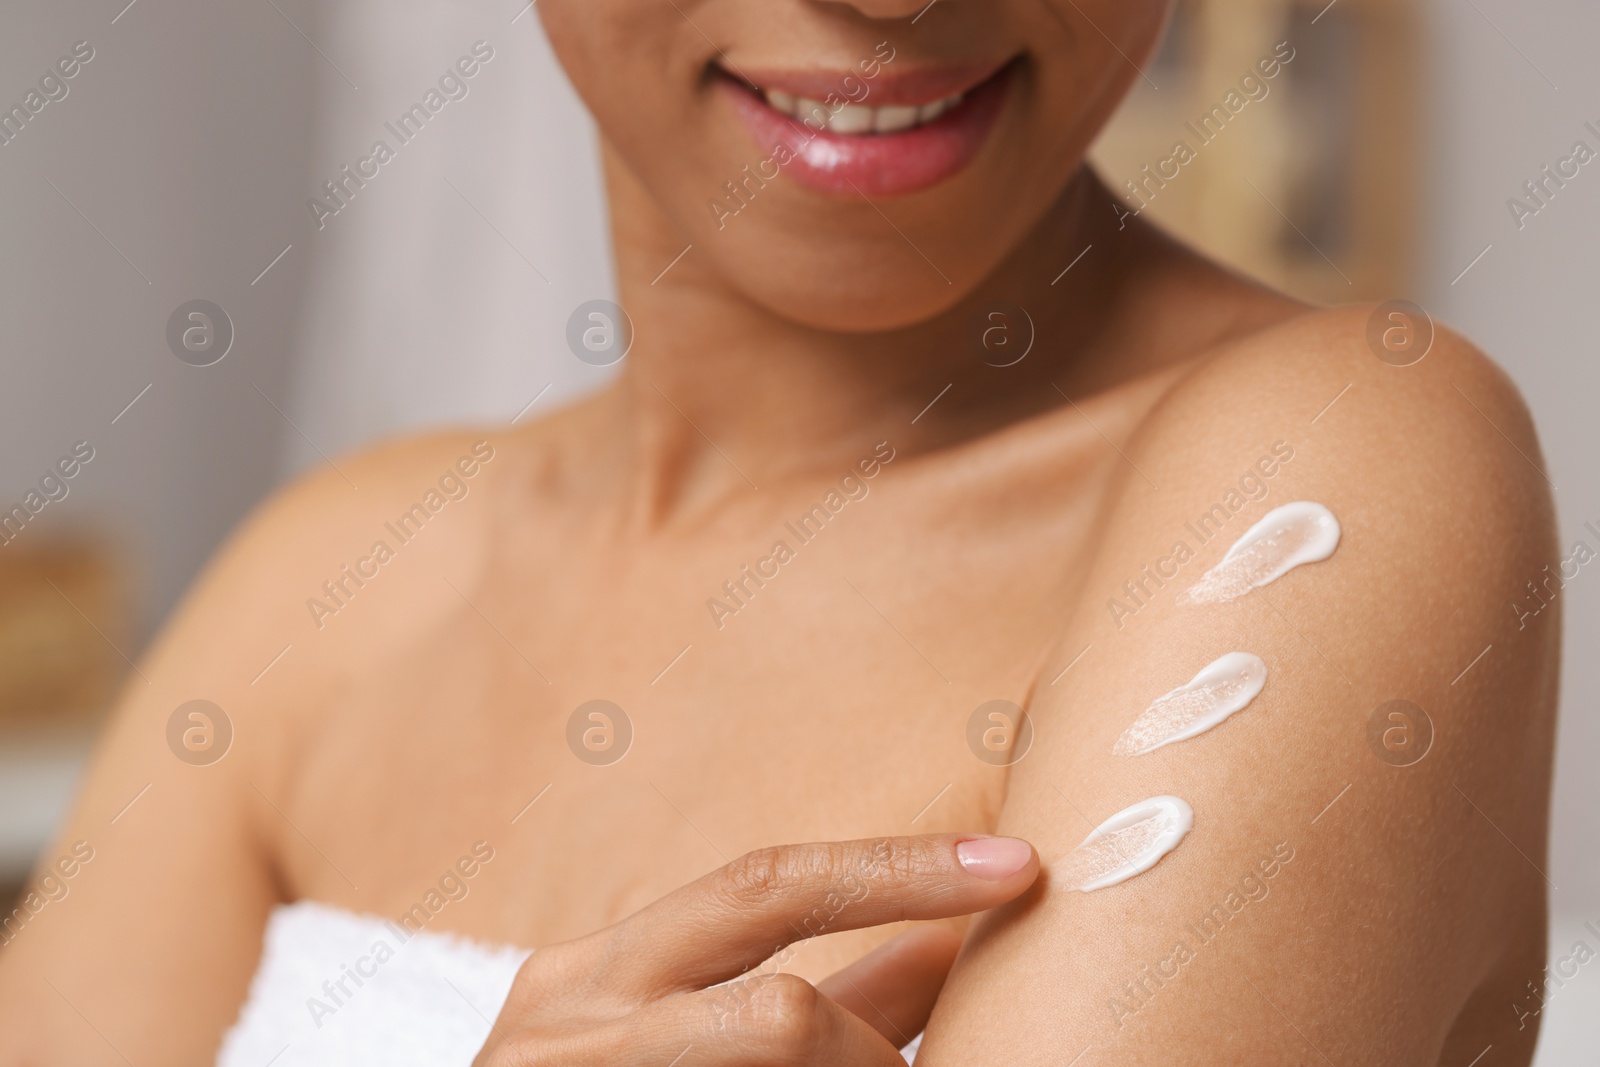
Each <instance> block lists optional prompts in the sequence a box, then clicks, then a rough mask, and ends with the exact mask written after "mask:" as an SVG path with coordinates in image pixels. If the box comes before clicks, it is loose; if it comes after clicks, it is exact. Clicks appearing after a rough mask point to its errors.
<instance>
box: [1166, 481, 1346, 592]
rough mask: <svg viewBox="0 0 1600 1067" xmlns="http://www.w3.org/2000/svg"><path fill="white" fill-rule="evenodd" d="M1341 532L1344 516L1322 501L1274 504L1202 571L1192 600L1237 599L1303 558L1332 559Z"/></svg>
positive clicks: (1270, 580)
mask: <svg viewBox="0 0 1600 1067" xmlns="http://www.w3.org/2000/svg"><path fill="white" fill-rule="evenodd" d="M1339 532H1340V531H1339V520H1338V519H1336V518H1334V517H1333V512H1331V511H1329V510H1328V509H1327V508H1325V507H1323V506H1322V505H1321V504H1317V503H1314V502H1312V501H1309V500H1301V501H1297V502H1295V503H1293V504H1285V505H1283V506H1282V507H1280V508H1274V509H1272V510H1271V511H1269V512H1267V516H1266V518H1264V519H1262V520H1261V521H1260V522H1258V523H1256V524H1255V525H1254V526H1252V527H1250V529H1248V530H1246V531H1245V533H1244V536H1243V537H1241V538H1239V540H1238V541H1236V542H1234V545H1233V547H1232V548H1230V549H1228V554H1227V555H1226V556H1223V557H1222V562H1221V563H1218V564H1217V565H1216V566H1215V567H1212V568H1211V569H1210V570H1208V571H1206V573H1205V574H1204V575H1202V576H1201V578H1200V580H1199V581H1198V582H1196V583H1195V584H1194V587H1193V588H1191V589H1190V590H1189V594H1188V595H1189V599H1190V600H1192V601H1194V602H1195V603H1197V604H1209V603H1216V602H1218V601H1223V600H1236V599H1238V598H1239V597H1242V596H1244V595H1245V594H1246V593H1248V592H1250V591H1251V590H1252V589H1260V588H1261V587H1262V586H1264V585H1267V584H1269V583H1271V582H1275V581H1277V580H1278V579H1279V578H1282V577H1283V576H1284V575H1285V574H1288V573H1289V572H1290V571H1292V570H1294V569H1295V568H1296V567H1298V566H1300V565H1301V564H1302V563H1317V562H1320V561H1321V560H1325V559H1327V558H1328V557H1329V556H1331V555H1333V550H1334V549H1336V548H1338V547H1339Z"/></svg>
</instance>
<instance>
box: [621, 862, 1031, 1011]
mask: <svg viewBox="0 0 1600 1067" xmlns="http://www.w3.org/2000/svg"><path fill="white" fill-rule="evenodd" d="M1038 873H1039V857H1038V854H1037V853H1036V852H1035V851H1034V849H1033V846H1032V845H1030V844H1028V843H1027V842H1026V841H1022V840H1019V839H1017V838H1011V837H988V836H984V835H979V834H926V835H920V836H914V837H882V838H873V839H868V840H861V841H827V842H820V843H813V844H802V845H780V846H777V847H775V848H763V849H757V850H756V851H754V852H750V853H747V854H746V855H744V856H741V857H740V858H739V859H737V860H734V861H733V862H732V863H729V864H727V865H726V866H723V867H720V868H718V869H717V870H715V871H713V872H711V873H710V874H708V875H706V876H705V877H703V878H700V879H698V880H696V881H694V882H691V883H689V884H688V885H686V886H684V887H682V888H681V889H677V890H675V891H673V892H672V893H669V894H668V895H667V896H665V897H662V898H661V899H660V900H658V901H656V902H655V903H653V904H651V905H649V906H648V907H646V908H644V909H642V910H641V911H638V912H636V913H635V914H633V915H632V916H630V917H628V918H627V919H624V920H623V921H622V922H620V923H618V924H617V925H615V926H613V927H611V928H610V929H609V930H605V931H601V932H600V933H599V934H596V935H595V936H596V937H599V938H603V939H605V942H606V943H605V944H604V946H603V951H604V952H605V955H606V956H607V958H608V960H609V961H610V967H609V968H608V969H609V970H610V971H611V979H612V981H613V982H616V983H620V985H621V986H622V987H623V988H625V989H628V990H631V991H634V992H640V993H647V994H654V995H658V996H659V995H665V994H667V993H673V992H679V991H683V990H689V989H702V988H704V987H706V986H708V985H714V984H715V983H717V982H722V981H726V980H728V979H730V978H734V977H737V976H738V975H740V974H743V973H744V972H746V971H748V970H749V969H750V968H752V967H754V966H756V965H757V964H759V963H761V962H762V961H763V960H766V959H768V958H769V957H771V956H772V955H774V954H775V953H778V952H781V951H782V950H783V949H785V948H787V947H788V946H789V945H791V944H793V943H794V942H796V941H801V940H804V939H806V938H810V937H816V936H818V935H819V934H824V933H835V932H838V931H841V930H857V929H861V928H863V927H868V926H881V925H883V924H885V923H892V922H899V921H901V920H905V919H944V918H949V917H951V916H955V915H967V914H970V913H972V912H975V911H984V910H986V909H988V908H993V907H996V906H997V905H1000V904H1003V903H1005V902H1006V901H1008V900H1011V899H1012V898H1014V897H1016V896H1018V895H1020V894H1021V893H1022V892H1023V890H1025V889H1027V888H1028V886H1030V885H1032V884H1033V880H1034V879H1035V878H1036V877H1037V876H1038Z"/></svg>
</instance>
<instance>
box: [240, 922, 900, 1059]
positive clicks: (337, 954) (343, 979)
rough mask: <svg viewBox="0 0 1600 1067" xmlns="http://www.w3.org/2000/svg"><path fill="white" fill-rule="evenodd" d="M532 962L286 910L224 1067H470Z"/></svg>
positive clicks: (523, 953) (438, 938)
mask: <svg viewBox="0 0 1600 1067" xmlns="http://www.w3.org/2000/svg"><path fill="white" fill-rule="evenodd" d="M527 957H528V950H527V949H520V948H512V947H510V946H504V945H486V944H482V943H480V942H476V941H472V940H469V939H467V938H463V937H457V936H454V935H451V934H440V933H434V932H432V931H427V930H424V931H422V932H421V933H416V934H408V933H407V932H406V931H405V930H404V929H402V928H401V927H399V926H397V925H396V924H394V923H391V922H388V921H385V920H383V919H379V918H375V917H373V916H370V915H356V914H353V913H351V912H347V911H344V910H342V909H340V908H335V907H331V906H329V905H327V904H319V903H317V902H315V901H302V902H300V903H298V904H289V905H285V906H282V907H279V908H278V909H276V910H275V911H274V912H273V913H272V917H271V919H270V920H269V921H268V923H267V932H266V939H265V942H264V944H263V946H262V954H261V965H260V966H259V967H258V968H257V970H256V975H255V978H254V979H253V980H252V981H251V983H250V996H249V999H248V1000H247V1001H246V1002H245V1005H244V1008H243V1009H242V1010H241V1012H240V1014H239V1021H238V1022H237V1023H235V1024H234V1027H233V1029H232V1030H231V1031H229V1033H228V1036H227V1037H226V1038H224V1039H223V1043H222V1051H221V1053H220V1054H219V1055H218V1057H217V1065H218V1067H267V1065H268V1064H270V1065H271V1067H351V1065H353V1064H366V1063H371V1064H383V1065H384V1067H450V1065H461V1067H465V1065H466V1064H469V1063H471V1062H472V1057H473V1056H475V1055H477V1053H478V1049H480V1048H482V1047H483V1042H484V1039H485V1038H487V1037H488V1036H489V1028H490V1024H491V1023H492V1022H493V1021H494V1019H495V1017H496V1016H498V1015H499V1014H500V1008H501V1005H503V1004H504V1003H505V999H506V995H507V994H508V993H509V992H510V991H511V981H512V979H513V978H514V977H516V973H517V968H518V967H520V966H521V965H522V961H523V960H525V959H527ZM358 980H359V981H358ZM921 1040H922V1038H921V1036H920V1035H919V1036H918V1037H917V1039H916V1040H914V1041H913V1042H912V1043H911V1044H910V1045H909V1046H908V1047H907V1049H906V1052H905V1056H906V1060H907V1062H910V1060H911V1058H912V1056H913V1055H914V1054H915V1051H916V1047H917V1045H918V1044H919V1043H920V1042H921Z"/></svg>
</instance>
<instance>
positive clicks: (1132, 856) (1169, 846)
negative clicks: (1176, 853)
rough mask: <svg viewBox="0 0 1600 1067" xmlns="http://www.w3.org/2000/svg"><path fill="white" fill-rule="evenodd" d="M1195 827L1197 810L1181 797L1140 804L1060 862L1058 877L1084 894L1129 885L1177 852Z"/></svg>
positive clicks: (1108, 822) (1105, 825)
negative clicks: (1172, 852)
mask: <svg viewBox="0 0 1600 1067" xmlns="http://www.w3.org/2000/svg"><path fill="white" fill-rule="evenodd" d="M1193 826H1194V810H1193V809H1192V808H1190V807H1189V805H1188V804H1186V803H1184V801H1182V800H1181V799H1179V798H1178V797H1167V796H1162V797H1151V798H1150V799H1149V800H1141V801H1140V802H1139V803H1137V804H1135V805H1133V806H1132V807H1128V808H1123V809H1122V810H1121V811H1119V812H1117V813H1116V814H1115V815H1113V816H1111V818H1109V819H1107V820H1106V821H1105V822H1103V823H1101V824H1100V825H1099V826H1097V827H1095V828H1094V830H1093V831H1092V832H1091V833H1090V834H1089V836H1088V837H1086V838H1084V839H1083V843H1082V844H1081V845H1079V846H1078V847H1077V848H1075V849H1073V850H1072V851H1071V852H1069V853H1067V855H1066V856H1065V857H1064V858H1063V859H1062V860H1061V862H1060V865H1059V867H1058V874H1057V876H1058V877H1060V878H1061V879H1062V884H1063V885H1065V886H1066V887H1067V888H1069V889H1076V890H1078V891H1079V892H1083V893H1092V892H1094V891H1095V890H1096V889H1104V888H1106V887H1107V886H1113V885H1116V884H1117V883H1119V882H1126V881H1127V880H1128V879H1129V878H1132V877H1133V876H1134V875H1136V874H1143V873H1144V872H1145V871H1148V870H1149V869H1150V868H1151V867H1154V866H1155V865H1156V863H1157V862H1158V861H1159V860H1160V859H1161V857H1162V856H1165V855H1166V854H1167V853H1168V852H1171V851H1172V850H1173V849H1175V848H1177V847H1178V842H1180V841H1182V840H1183V838H1184V835H1185V834H1187V833H1188V832H1189V831H1190V829H1191V828H1193Z"/></svg>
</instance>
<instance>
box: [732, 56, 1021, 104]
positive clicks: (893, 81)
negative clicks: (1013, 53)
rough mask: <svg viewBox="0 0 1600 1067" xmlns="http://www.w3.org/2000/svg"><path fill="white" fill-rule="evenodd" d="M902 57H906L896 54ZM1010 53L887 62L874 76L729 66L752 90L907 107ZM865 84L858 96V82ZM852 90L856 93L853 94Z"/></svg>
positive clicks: (943, 94) (973, 84) (977, 81)
mask: <svg viewBox="0 0 1600 1067" xmlns="http://www.w3.org/2000/svg"><path fill="white" fill-rule="evenodd" d="M901 62H907V61H906V60H901ZM1008 62H1010V60H1009V59H1002V60H998V61H991V62H987V63H961V64H950V65H944V66H920V67H919V66H911V65H909V63H908V62H907V66H906V67H905V68H904V69H901V70H895V69H893V68H892V67H891V66H890V65H889V64H883V65H881V66H880V68H879V70H878V73H877V75H876V76H874V77H871V78H869V77H867V76H866V75H864V74H863V73H862V72H861V71H859V70H849V69H846V70H816V69H812V70H797V69H779V68H748V67H746V68H740V69H738V70H736V71H733V72H732V73H733V75H734V76H735V77H736V78H737V80H739V81H741V82H744V83H745V84H747V85H749V86H750V87H751V88H753V89H756V90H758V91H759V90H764V89H773V90H777V91H779V92H784V93H789V94H790V95H791V96H795V97H803V98H806V99H811V100H820V101H826V100H827V98H828V96H829V94H832V95H834V96H837V97H839V98H840V99H842V100H845V101H846V102H853V103H862V104H866V105H868V106H870V107H906V106H917V107H920V106H922V105H923V104H931V103H933V102H934V101H936V100H943V99H945V98H947V97H951V96H954V95H955V94H957V93H965V92H968V91H970V90H972V89H975V88H977V87H978V86H979V85H982V84H983V83H984V82H986V81H988V80H989V79H990V78H992V77H994V75H995V74H996V73H998V72H999V71H1000V69H1001V68H1002V67H1004V66H1005V65H1006V64H1007V63H1008ZM861 85H865V86H867V89H868V91H867V94H866V96H864V97H863V96H861V93H860V88H859V86H861ZM852 96H854V97H857V98H858V99H855V100H852V99H851V98H852Z"/></svg>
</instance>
